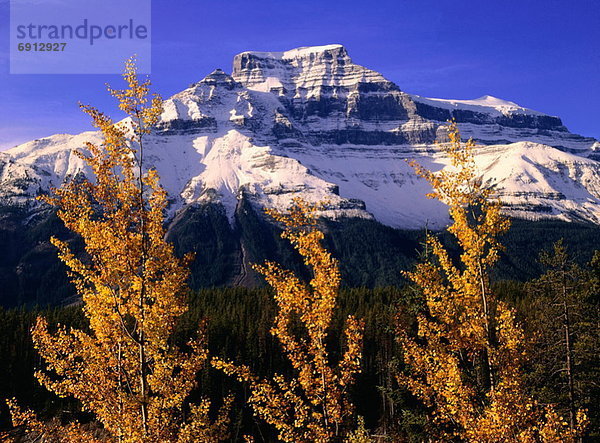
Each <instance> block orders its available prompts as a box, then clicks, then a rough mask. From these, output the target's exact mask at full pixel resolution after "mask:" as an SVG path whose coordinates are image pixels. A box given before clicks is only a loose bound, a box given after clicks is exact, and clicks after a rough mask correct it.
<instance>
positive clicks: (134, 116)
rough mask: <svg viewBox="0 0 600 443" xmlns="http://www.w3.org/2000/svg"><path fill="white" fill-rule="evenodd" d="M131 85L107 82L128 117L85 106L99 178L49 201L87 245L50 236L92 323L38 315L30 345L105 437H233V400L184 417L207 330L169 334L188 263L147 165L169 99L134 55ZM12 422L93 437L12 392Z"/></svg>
mask: <svg viewBox="0 0 600 443" xmlns="http://www.w3.org/2000/svg"><path fill="white" fill-rule="evenodd" d="M123 77H124V79H125V81H126V83H127V88H126V89H123V90H117V89H111V88H110V87H109V92H110V94H111V95H113V96H114V97H116V98H117V99H118V101H119V108H120V109H121V110H123V111H124V112H125V113H126V114H127V115H128V118H127V119H125V120H123V121H122V122H118V123H115V122H113V121H112V120H111V119H110V118H109V117H108V116H106V115H105V114H103V113H101V112H100V111H98V110H97V109H95V108H92V107H90V106H82V108H83V110H84V112H85V113H87V114H88V115H89V116H90V117H91V118H92V120H93V124H94V126H95V127H97V128H98V129H99V130H100V131H101V133H102V135H103V139H104V140H103V142H102V143H101V144H99V145H96V144H92V143H87V144H86V147H87V150H88V151H89V154H84V153H82V152H76V154H77V155H78V156H79V157H80V158H82V159H83V160H84V162H85V163H86V164H87V165H88V166H89V168H90V169H91V171H92V173H93V175H94V178H95V180H94V181H90V180H87V179H79V178H75V179H72V180H71V181H69V182H67V183H65V184H64V185H63V186H62V187H61V188H60V189H56V190H54V195H53V196H46V197H43V198H42V200H44V201H45V202H47V203H49V204H51V205H54V206H56V207H57V208H58V216H59V217H60V219H61V220H62V221H63V222H64V224H65V225H66V227H67V228H69V229H70V230H71V231H73V232H74V233H76V234H78V235H79V236H80V237H81V238H82V240H83V243H84V246H85V254H84V255H83V256H82V257H78V256H76V255H75V253H74V252H73V250H72V249H71V247H70V245H69V244H68V243H67V242H65V241H62V240H59V239H57V238H52V240H51V241H52V244H54V245H55V246H56V247H57V248H58V251H59V257H60V259H61V260H62V261H63V262H64V263H65V264H66V265H67V266H68V268H69V274H70V277H71V279H72V281H73V283H74V284H75V286H76V289H77V293H78V294H79V295H80V296H81V299H82V301H83V311H84V313H85V316H86V317H87V319H88V321H89V331H83V330H77V329H72V328H71V329H67V328H65V327H62V326H60V325H59V327H58V329H57V330H56V331H49V329H48V326H47V323H46V320H45V319H44V318H38V319H37V323H36V324H35V326H34V327H33V328H32V335H33V341H34V346H35V348H36V349H37V351H38V352H39V354H40V355H41V357H42V359H43V360H44V362H45V363H46V370H40V371H38V372H37V373H36V377H37V378H38V380H39V381H40V383H41V384H43V385H44V386H45V387H47V388H48V389H49V390H51V391H53V392H55V393H56V394H58V395H59V396H62V397H67V396H70V397H74V398H76V399H77V400H79V401H80V402H81V405H82V407H83V410H85V411H88V412H91V413H93V415H94V416H95V418H96V419H97V421H98V422H99V423H101V425H102V427H103V428H104V431H105V433H106V434H107V435H108V437H106V438H104V439H103V440H102V441H120V442H175V441H177V442H196V441H211V442H212V441H215V442H216V441H221V440H223V439H225V438H227V422H228V418H227V409H228V407H229V405H230V403H231V400H230V399H229V400H226V401H225V406H224V407H223V409H222V410H221V413H220V415H219V417H218V418H217V420H216V421H215V422H214V423H212V422H211V421H210V419H209V417H208V410H209V406H210V405H209V403H208V400H204V401H202V402H201V403H200V405H198V406H192V407H191V412H190V413H188V414H187V415H188V420H187V421H186V420H184V419H183V417H184V407H185V401H186V398H187V397H188V395H189V394H190V392H191V390H192V389H193V388H194V387H195V386H196V374H197V373H198V371H199V370H200V369H201V368H202V367H203V366H204V365H205V363H206V361H207V358H208V352H207V349H206V343H205V334H204V332H203V328H202V327H201V328H199V331H198V337H197V338H195V339H191V340H190V341H189V342H188V343H187V345H186V347H185V348H186V349H180V348H179V347H177V346H175V345H174V343H173V340H172V339H171V336H172V333H173V331H174V327H175V325H176V322H177V320H178V318H179V317H180V316H181V315H182V314H184V313H185V312H186V310H187V304H186V301H185V297H184V291H185V288H186V280H187V278H188V269H187V265H188V263H189V262H190V260H191V259H192V257H191V256H186V257H184V258H183V259H179V258H177V257H176V256H175V254H174V250H173V246H172V245H171V244H170V243H167V242H166V241H165V239H164V238H165V229H164V211H165V208H166V206H167V200H166V192H165V190H164V189H163V188H162V187H161V186H160V184H159V177H158V174H157V172H156V171H155V170H153V169H149V170H146V168H145V167H144V166H145V165H144V143H145V141H146V135H148V134H150V132H151V129H152V127H153V126H155V125H156V123H157V122H158V119H159V116H160V113H161V109H162V101H161V99H160V97H159V96H156V95H155V96H150V94H149V85H150V82H149V80H146V81H139V80H138V77H137V74H136V67H135V60H134V59H130V60H128V61H127V63H126V67H125V73H124V75H123ZM10 404H11V409H12V413H13V421H14V422H15V424H16V425H18V424H25V425H27V426H28V428H29V431H30V432H31V433H33V434H34V435H38V436H40V435H41V436H44V437H43V438H45V439H46V440H44V441H60V442H76V441H77V442H78V441H95V440H94V439H93V438H91V437H90V438H88V437H82V435H84V434H83V432H84V431H83V430H82V429H81V427H79V426H77V425H76V424H70V425H66V426H56V425H55V424H48V423H42V422H40V421H39V420H36V419H34V416H33V414H32V413H31V412H28V411H22V410H20V409H19V408H18V407H17V406H16V404H15V403H14V402H11V403H10Z"/></svg>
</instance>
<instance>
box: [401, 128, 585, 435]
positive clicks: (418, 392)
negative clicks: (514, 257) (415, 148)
mask: <svg viewBox="0 0 600 443" xmlns="http://www.w3.org/2000/svg"><path fill="white" fill-rule="evenodd" d="M474 146H475V144H474V142H473V140H469V141H468V142H467V143H466V144H463V143H461V139H460V133H459V130H458V127H457V125H456V123H454V122H452V123H451V124H450V127H449V143H447V144H445V145H444V146H443V148H444V150H445V152H446V154H447V156H448V157H449V159H450V163H451V164H450V166H449V167H448V168H446V169H444V170H442V171H440V172H435V173H434V172H432V171H429V170H427V169H425V168H423V167H422V166H420V165H418V164H417V163H414V162H413V163H412V166H413V167H414V168H415V170H416V172H417V174H418V175H419V176H421V177H424V178H425V179H426V180H427V181H428V182H429V183H430V184H431V186H432V188H433V191H432V192H431V193H430V194H428V197H429V198H434V199H438V200H440V201H442V202H444V203H445V204H447V205H448V207H449V212H450V216H451V220H452V223H451V225H450V226H449V228H448V231H449V233H450V234H451V235H452V236H453V237H454V239H455V240H456V242H457V244H458V246H459V250H460V256H459V257H457V259H454V258H453V257H451V256H450V254H449V252H448V251H447V250H446V249H445V247H444V246H443V245H442V243H441V242H440V241H439V240H438V239H437V238H436V237H434V236H433V235H428V238H427V245H428V249H429V250H430V251H431V254H430V257H427V259H426V260H425V261H423V262H421V263H419V264H417V266H416V269H415V270H414V271H413V272H408V273H406V275H407V277H408V278H409V279H410V280H412V282H413V283H414V284H415V285H416V286H417V287H418V288H419V289H420V290H421V292H422V294H423V296H424V300H425V308H424V310H423V312H421V313H419V314H418V316H417V331H416V334H411V333H409V331H407V330H400V331H399V335H398V336H399V341H400V343H401V345H402V346H403V353H404V361H405V364H406V366H407V369H406V372H404V373H401V374H399V376H398V380H399V382H400V383H401V384H402V385H404V386H406V387H408V389H409V390H410V391H411V392H412V393H413V394H414V395H415V396H416V397H417V398H419V399H420V400H421V401H422V402H423V403H424V404H425V406H426V407H428V408H429V410H430V414H431V419H432V420H431V424H432V426H431V428H432V429H431V432H432V434H433V435H434V436H435V437H436V438H439V439H443V440H446V439H448V440H450V439H458V440H461V441H471V442H506V441H514V442H530V441H531V442H533V441H540V440H541V441H571V440H573V439H574V436H573V435H572V433H571V432H570V430H569V428H568V426H567V425H566V423H565V422H564V421H563V420H562V419H561V418H560V417H558V416H557V415H556V413H554V411H553V410H552V409H551V408H543V407H541V406H540V405H538V404H537V403H536V402H535V401H534V400H533V399H531V398H530V397H529V396H528V395H527V393H526V388H525V384H524V379H523V375H524V373H523V370H524V369H523V365H524V363H525V361H526V355H525V337H524V334H523V331H522V329H521V327H520V326H519V325H518V324H517V322H516V320H515V313H514V310H513V309H512V308H511V307H509V306H508V305H507V304H506V303H504V302H502V301H501V300H499V299H498V298H497V297H496V295H495V294H494V292H493V290H492V288H491V286H490V279H489V275H490V270H491V268H492V266H493V265H494V264H495V263H496V261H497V260H498V254H499V252H500V249H501V245H500V243H499V240H498V237H499V236H500V235H501V234H503V233H504V232H506V231H507V229H508V227H509V221H508V219H507V218H505V217H504V216H503V215H502V214H501V204H500V202H499V201H498V200H496V199H494V198H493V195H492V189H490V188H487V187H485V186H484V184H483V183H482V180H481V179H480V178H479V177H478V176H477V171H476V167H475V162H474V157H473V148H474Z"/></svg>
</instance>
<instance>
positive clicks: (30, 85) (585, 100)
mask: <svg viewBox="0 0 600 443" xmlns="http://www.w3.org/2000/svg"><path fill="white" fill-rule="evenodd" d="M8 16H9V9H8V1H7V0H0V42H1V44H0V149H6V148H8V147H11V146H14V145H15V144H17V143H21V142H25V141H28V140H31V139H34V138H40V137H44V136H48V135H51V134H53V133H64V132H70V133H77V132H81V131H84V130H88V129H90V126H89V121H88V120H87V118H86V117H85V116H84V115H83V114H82V113H81V112H80V111H79V109H78V107H77V102H78V101H81V102H83V103H89V104H93V105H95V106H97V107H99V108H100V109H101V110H104V111H106V112H109V113H112V115H114V116H115V117H118V116H119V115H118V113H116V112H115V105H114V102H113V100H112V99H111V98H110V97H108V96H107V94H106V92H105V90H104V86H103V85H104V83H106V82H109V83H111V84H114V85H118V84H119V83H118V82H119V79H118V77H117V76H110V75H10V74H9V65H8V45H9V43H8V40H9V38H8ZM152 40H153V50H152V81H153V84H154V89H155V90H156V91H157V92H159V93H160V94H162V95H163V96H165V97H167V96H169V95H171V94H174V93H176V92H178V91H180V90H182V89H184V88H186V87H187V86H188V85H189V84H190V83H193V82H195V81H197V80H200V79H201V78H203V77H204V76H205V75H206V74H208V73H209V72H211V71H212V70H213V69H215V68H222V69H224V70H225V71H227V72H230V71H231V61H232V58H233V56H234V55H235V54H236V53H239V52H242V51H245V50H269V51H278V50H287V49H291V48H294V47H298V46H310V45H323V44H330V43H341V44H343V45H345V46H346V48H347V49H348V51H349V54H350V56H351V57H352V58H353V60H354V61H355V62H356V63H359V64H361V65H364V66H367V67H369V68H371V69H375V70H377V71H379V72H381V73H382V74H383V75H384V76H386V77H387V78H388V79H390V80H392V81H394V82H395V83H396V84H398V86H400V88H401V89H402V90H404V91H406V92H409V93H413V94H419V95H423V96H428V97H438V98H457V99H472V98H477V97H480V96H482V95H485V94H489V95H493V96H496V97H500V98H503V99H507V100H511V101H514V102H516V103H519V104H520V105H522V106H525V107H528V108H532V109H535V110H538V111H542V112H545V113H548V114H551V115H558V116H559V117H561V118H562V119H563V122H564V123H565V125H566V126H567V127H568V128H569V129H570V130H571V131H573V132H577V133H580V134H583V135H587V136H593V137H596V138H600V119H599V118H598V106H599V104H600V72H599V71H600V5H599V3H598V1H597V0H563V1H558V0H502V1H494V0H454V1H447V0H436V1H434V0H410V1H407V0H385V1H381V0H373V1H364V0H362V1H355V0H345V1H325V0H319V1H315V0H300V1H298V0H279V1H272V0H262V1H252V0H245V1H239V0H221V1H210V2H208V1H202V0H200V1H198V0H189V1H183V0H170V1H168V0H153V3H152Z"/></svg>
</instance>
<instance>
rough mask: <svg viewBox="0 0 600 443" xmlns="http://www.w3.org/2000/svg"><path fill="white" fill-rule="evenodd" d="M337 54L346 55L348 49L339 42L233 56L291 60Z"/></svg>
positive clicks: (249, 52) (250, 52)
mask: <svg viewBox="0 0 600 443" xmlns="http://www.w3.org/2000/svg"><path fill="white" fill-rule="evenodd" d="M324 53H327V54H333V53H336V54H339V55H343V56H348V51H346V48H344V46H342V45H339V44H333V45H322V46H302V47H299V48H294V49H290V50H288V51H279V52H263V51H244V52H242V53H240V54H238V55H236V56H235V57H236V58H238V57H243V56H249V57H256V58H261V59H274V60H292V59H295V58H304V57H310V56H311V55H314V54H324Z"/></svg>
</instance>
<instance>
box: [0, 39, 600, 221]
mask: <svg viewBox="0 0 600 443" xmlns="http://www.w3.org/2000/svg"><path fill="white" fill-rule="evenodd" d="M450 118H453V119H455V120H456V121H457V123H458V125H459V128H460V130H461V133H462V135H463V136H464V137H472V138H474V139H475V140H476V141H477V142H478V143H479V144H480V146H479V147H478V148H477V149H476V150H475V154H476V163H477V166H478V169H479V170H480V172H481V174H482V180H484V181H485V182H486V183H488V184H489V185H490V186H495V187H496V190H497V195H498V196H499V198H500V199H501V200H502V201H503V203H504V210H505V211H506V212H507V213H508V214H510V215H512V216H516V217H521V218H526V219H541V218H554V219H560V220H585V221H591V222H593V223H597V224H600V163H599V162H598V161H597V160H598V158H599V151H600V144H599V142H598V141H597V140H595V139H593V138H589V137H582V136H579V135H577V134H572V133H570V132H569V131H568V130H567V128H566V127H564V125H563V124H562V121H561V120H560V118H558V117H555V116H549V115H546V114H543V113H541V112H538V111H532V110H528V109H526V108H523V107H521V106H519V105H517V104H516V103H514V102H511V101H507V100H502V99H498V98H495V97H491V96H484V97H481V98H479V99H474V100H448V99H430V98H423V97H419V96H416V95H411V94H408V93H405V92H403V91H402V90H401V89H400V87H398V86H397V85H396V84H394V83H393V82H391V81H389V80H387V79H386V78H385V77H384V76H383V75H382V74H380V73H378V72H376V71H373V70H370V69H368V68H365V67H363V66H360V65H357V64H355V63H354V62H353V61H352V59H351V58H350V56H349V55H348V51H347V50H346V48H344V47H343V46H342V45H337V44H336V45H325V46H319V47H303V48H296V49H292V50H289V51H283V52H257V51H246V52H242V53H240V54H238V55H236V56H235V57H234V59H233V71H232V73H231V75H230V74H227V73H225V72H224V71H222V70H220V69H217V70H215V71H213V72H212V73H210V74H208V75H207V76H206V77H205V78H204V79H202V80H200V81H199V82H196V83H194V84H193V85H191V86H190V87H189V88H187V89H185V90H183V91H181V92H179V93H177V94H175V95H173V96H172V97H170V98H168V99H166V100H165V101H164V111H163V114H162V115H161V120H160V123H159V125H158V128H157V130H156V131H155V132H154V133H153V134H151V135H150V136H149V140H148V142H149V143H148V145H147V146H148V148H147V153H148V155H147V159H148V160H147V162H148V166H149V167H156V169H157V170H158V171H159V174H160V176H161V182H162V184H163V186H164V187H165V189H167V191H168V193H169V198H170V216H171V217H173V216H175V214H176V213H177V212H178V211H180V210H182V209H183V208H185V207H186V206H187V205H192V204H208V203H217V204H221V205H223V207H224V208H225V211H226V213H227V215H228V217H229V219H230V221H232V222H233V214H234V212H235V209H236V207H237V205H238V203H239V201H240V198H241V196H242V195H245V196H246V197H247V198H248V199H249V201H251V202H252V204H253V205H255V207H257V208H259V209H260V208H262V207H275V208H280V209H283V208H285V207H286V206H287V205H289V203H290V201H291V199H292V198H293V197H296V196H301V197H303V198H305V199H307V200H309V201H314V202H316V201H320V200H327V201H328V206H327V208H326V209H325V210H324V211H323V215H324V216H326V217H329V218H332V219H336V218H340V217H361V218H366V219H372V218H375V219H376V220H377V221H379V222H381V223H384V224H386V225H389V226H392V227H396V228H407V229H416V228H420V227H423V226H425V225H427V226H429V227H431V228H442V227H443V226H445V225H446V224H447V223H448V216H447V210H446V208H445V206H444V205H442V204H440V203H439V202H435V201H431V200H427V199H426V198H425V194H426V193H427V192H428V189H429V187H428V185H427V183H426V182H424V181H423V180H421V179H419V178H417V177H416V176H415V174H414V172H413V171H412V169H411V168H410V167H409V166H408V164H407V162H406V160H417V161H420V162H422V163H424V164H425V165H426V166H427V167H430V168H432V169H434V170H438V169H441V168H443V167H446V166H447V164H448V161H447V159H446V158H445V156H444V154H443V152H442V150H441V149H440V147H439V146H438V145H436V144H435V142H436V140H442V141H443V140H444V139H445V136H446V126H445V122H446V121H447V120H448V119H450ZM85 141H93V142H100V141H101V140H100V138H99V135H98V133H95V132H85V133H82V134H77V135H55V136H51V137H47V138H44V139H40V140H36V141H32V142H28V143H25V144H22V145H20V146H18V147H15V148H12V149H9V150H7V151H4V152H2V153H0V201H1V202H3V203H4V204H9V205H10V204H17V205H31V206H33V207H35V205H36V203H34V202H33V197H34V196H35V195H37V194H39V193H44V192H48V191H49V189H50V188H51V187H58V186H60V184H61V183H62V182H63V181H64V180H69V179H70V178H72V177H73V176H75V175H76V174H78V173H80V172H81V173H84V174H88V173H89V171H87V170H86V167H85V165H84V164H83V162H81V160H80V159H79V158H78V157H76V156H74V155H73V154H72V150H73V149H77V148H81V147H82V146H83V143H84V142H85ZM507 158H508V159H509V160H507Z"/></svg>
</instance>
